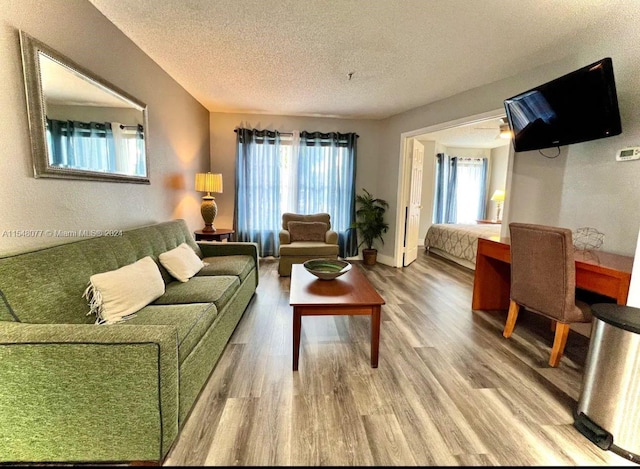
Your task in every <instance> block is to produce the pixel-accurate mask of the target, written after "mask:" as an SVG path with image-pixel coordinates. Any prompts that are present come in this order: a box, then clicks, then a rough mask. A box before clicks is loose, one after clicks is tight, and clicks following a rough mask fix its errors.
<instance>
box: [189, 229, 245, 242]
mask: <svg viewBox="0 0 640 469" xmlns="http://www.w3.org/2000/svg"><path fill="white" fill-rule="evenodd" d="M233 233H235V231H234V230H228V229H226V228H218V229H217V230H216V231H202V230H196V231H195V232H194V234H195V237H196V241H222V240H223V239H227V240H229V241H231V235H232V234H233Z"/></svg>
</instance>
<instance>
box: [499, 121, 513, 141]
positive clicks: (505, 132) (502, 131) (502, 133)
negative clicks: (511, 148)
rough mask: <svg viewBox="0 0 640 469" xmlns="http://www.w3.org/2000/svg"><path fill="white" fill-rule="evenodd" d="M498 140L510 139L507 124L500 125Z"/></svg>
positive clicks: (509, 130)
mask: <svg viewBox="0 0 640 469" xmlns="http://www.w3.org/2000/svg"><path fill="white" fill-rule="evenodd" d="M500 138H504V139H510V138H511V129H509V126H508V125H507V124H502V125H500Z"/></svg>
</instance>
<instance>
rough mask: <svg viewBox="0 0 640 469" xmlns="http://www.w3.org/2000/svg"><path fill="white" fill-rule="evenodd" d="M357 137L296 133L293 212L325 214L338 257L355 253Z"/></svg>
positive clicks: (356, 246) (355, 135) (339, 134)
mask: <svg viewBox="0 0 640 469" xmlns="http://www.w3.org/2000/svg"><path fill="white" fill-rule="evenodd" d="M357 141H358V135H357V134H355V133H347V134H341V133H338V132H330V133H320V132H307V131H303V132H301V133H300V146H299V148H298V162H297V167H298V174H297V178H296V179H297V188H296V192H297V210H296V211H297V213H320V212H324V213H328V214H329V215H330V216H331V228H332V229H333V230H334V231H336V232H337V233H338V245H339V252H338V255H339V256H340V257H342V258H345V257H352V256H356V255H357V254H358V239H357V234H356V230H355V228H351V226H352V225H353V223H354V222H355V220H356V159H357V158H356V156H357Z"/></svg>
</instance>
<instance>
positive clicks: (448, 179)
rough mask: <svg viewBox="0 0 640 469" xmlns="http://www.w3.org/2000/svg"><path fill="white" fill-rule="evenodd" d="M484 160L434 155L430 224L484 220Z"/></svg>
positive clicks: (485, 188) (485, 190) (485, 175)
mask: <svg viewBox="0 0 640 469" xmlns="http://www.w3.org/2000/svg"><path fill="white" fill-rule="evenodd" d="M487 166H488V164H487V158H460V157H455V156H454V157H450V156H448V155H445V154H444V153H438V154H437V155H436V184H435V186H436V189H435V210H434V211H433V223H461V224H475V222H476V220H480V219H483V218H484V217H485V210H486V203H485V202H486V197H487V194H486V192H487Z"/></svg>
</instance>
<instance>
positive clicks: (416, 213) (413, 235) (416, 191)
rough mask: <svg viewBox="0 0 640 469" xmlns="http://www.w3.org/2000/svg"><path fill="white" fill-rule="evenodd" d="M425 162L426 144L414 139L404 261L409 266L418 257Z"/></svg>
mask: <svg viewBox="0 0 640 469" xmlns="http://www.w3.org/2000/svg"><path fill="white" fill-rule="evenodd" d="M423 162H424V145H423V144H422V143H420V142H419V141H417V140H414V141H413V152H412V155H411V187H410V188H409V207H408V210H407V224H406V233H405V239H406V242H405V245H404V262H403V265H405V266H407V265H409V264H411V263H412V262H413V261H415V260H416V259H417V258H418V231H419V230H420V209H421V208H422V205H421V200H422V165H423Z"/></svg>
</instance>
